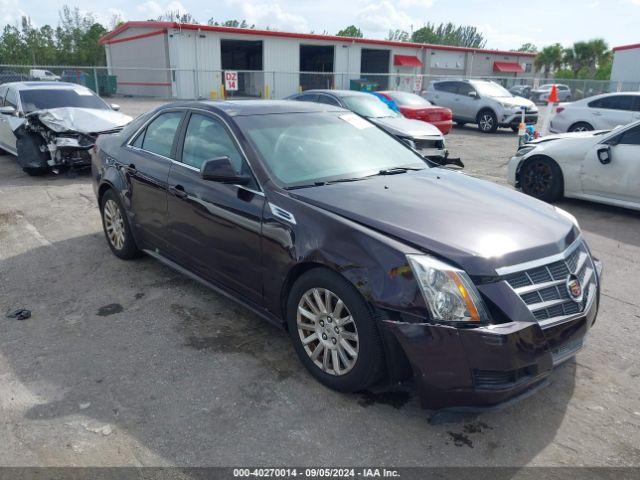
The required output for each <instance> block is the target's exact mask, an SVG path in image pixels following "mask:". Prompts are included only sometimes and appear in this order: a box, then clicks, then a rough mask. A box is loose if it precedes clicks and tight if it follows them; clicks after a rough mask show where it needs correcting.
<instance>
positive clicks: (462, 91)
mask: <svg viewBox="0 0 640 480" xmlns="http://www.w3.org/2000/svg"><path fill="white" fill-rule="evenodd" d="M469 92H475V89H474V88H473V87H472V86H471V85H469V84H468V83H463V82H460V83H458V95H469Z"/></svg>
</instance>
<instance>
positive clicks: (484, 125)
mask: <svg viewBox="0 0 640 480" xmlns="http://www.w3.org/2000/svg"><path fill="white" fill-rule="evenodd" d="M477 123H478V129H479V130H480V131H481V132H482V133H494V132H495V131H496V130H497V129H498V117H496V114H495V113H493V111H491V110H482V111H481V112H480V113H479V114H478V119H477Z"/></svg>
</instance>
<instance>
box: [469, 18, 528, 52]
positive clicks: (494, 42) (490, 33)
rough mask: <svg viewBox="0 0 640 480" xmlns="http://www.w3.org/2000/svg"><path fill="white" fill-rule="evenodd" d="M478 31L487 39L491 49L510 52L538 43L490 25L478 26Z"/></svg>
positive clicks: (525, 36)
mask: <svg viewBox="0 0 640 480" xmlns="http://www.w3.org/2000/svg"><path fill="white" fill-rule="evenodd" d="M478 30H479V31H480V32H481V33H482V34H483V35H484V37H485V38H486V39H487V44H488V45H490V47H489V48H497V49H506V50H509V49H512V48H518V47H519V46H520V45H522V44H524V43H533V44H535V43H536V40H535V38H533V37H530V36H528V35H522V34H521V33H513V32H508V31H506V30H504V29H497V28H495V27H494V26H493V25H490V24H488V23H485V24H483V25H478Z"/></svg>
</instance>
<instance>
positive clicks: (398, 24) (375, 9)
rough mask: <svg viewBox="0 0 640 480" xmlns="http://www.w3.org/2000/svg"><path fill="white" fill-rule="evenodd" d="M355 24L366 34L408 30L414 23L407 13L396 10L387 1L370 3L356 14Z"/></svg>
mask: <svg viewBox="0 0 640 480" xmlns="http://www.w3.org/2000/svg"><path fill="white" fill-rule="evenodd" d="M357 20H358V21H357V24H358V25H359V26H360V27H361V28H362V29H363V30H366V31H368V32H372V33H378V34H379V33H387V32H388V31H389V30H395V29H397V28H399V29H401V30H409V29H410V28H411V25H412V24H414V23H415V21H414V20H412V19H411V17H410V16H409V15H407V13H405V12H404V11H402V10H398V9H396V7H395V6H394V4H392V3H391V2H389V1H387V0H383V1H382V2H377V3H370V4H368V5H366V6H365V7H364V8H362V9H361V10H360V11H359V12H358V14H357Z"/></svg>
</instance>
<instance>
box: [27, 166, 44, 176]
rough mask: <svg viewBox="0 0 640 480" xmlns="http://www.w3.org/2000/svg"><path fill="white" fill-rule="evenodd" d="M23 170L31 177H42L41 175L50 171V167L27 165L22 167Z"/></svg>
mask: <svg viewBox="0 0 640 480" xmlns="http://www.w3.org/2000/svg"><path fill="white" fill-rule="evenodd" d="M22 171H23V172H25V173H26V174H27V175H29V176H30V177H41V176H43V175H46V174H47V173H49V169H48V168H32V167H25V168H23V169H22Z"/></svg>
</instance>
